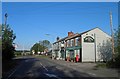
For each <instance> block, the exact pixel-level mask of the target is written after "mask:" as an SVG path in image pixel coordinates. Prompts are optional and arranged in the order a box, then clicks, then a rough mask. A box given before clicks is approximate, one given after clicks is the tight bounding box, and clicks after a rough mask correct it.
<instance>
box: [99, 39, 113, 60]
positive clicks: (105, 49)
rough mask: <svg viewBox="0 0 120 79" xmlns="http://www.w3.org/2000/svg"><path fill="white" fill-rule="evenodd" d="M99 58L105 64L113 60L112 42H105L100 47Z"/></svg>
mask: <svg viewBox="0 0 120 79" xmlns="http://www.w3.org/2000/svg"><path fill="white" fill-rule="evenodd" d="M98 51H99V52H100V53H99V58H100V59H101V60H103V61H104V62H108V61H110V60H111V59H112V45H111V43H110V41H106V42H103V44H102V45H101V46H100V45H99V46H98Z"/></svg>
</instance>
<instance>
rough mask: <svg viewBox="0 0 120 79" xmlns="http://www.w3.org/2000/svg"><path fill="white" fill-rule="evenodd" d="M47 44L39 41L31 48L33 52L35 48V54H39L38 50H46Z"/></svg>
mask: <svg viewBox="0 0 120 79" xmlns="http://www.w3.org/2000/svg"><path fill="white" fill-rule="evenodd" d="M45 48H46V47H45V46H42V45H40V44H39V43H35V44H34V45H33V46H32V48H31V50H30V51H31V52H32V50H34V51H35V54H37V53H38V51H39V52H43V51H44V50H45Z"/></svg>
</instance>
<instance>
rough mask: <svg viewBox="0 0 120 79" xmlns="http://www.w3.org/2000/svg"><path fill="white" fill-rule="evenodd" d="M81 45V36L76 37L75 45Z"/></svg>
mask: <svg viewBox="0 0 120 79" xmlns="http://www.w3.org/2000/svg"><path fill="white" fill-rule="evenodd" d="M79 45H80V37H77V38H75V46H79Z"/></svg>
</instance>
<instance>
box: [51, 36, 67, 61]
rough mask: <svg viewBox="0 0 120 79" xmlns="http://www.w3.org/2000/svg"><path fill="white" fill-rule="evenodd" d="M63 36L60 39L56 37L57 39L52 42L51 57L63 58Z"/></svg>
mask: <svg viewBox="0 0 120 79" xmlns="http://www.w3.org/2000/svg"><path fill="white" fill-rule="evenodd" d="M66 38H67V37H65V38H62V39H58V38H57V41H56V42H54V43H53V50H52V51H53V52H52V57H53V58H55V59H62V60H65V47H64V46H65V45H64V42H65V39H66Z"/></svg>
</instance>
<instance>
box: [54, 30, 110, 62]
mask: <svg viewBox="0 0 120 79" xmlns="http://www.w3.org/2000/svg"><path fill="white" fill-rule="evenodd" d="M69 33H70V32H69ZM62 41H64V45H65V46H64V50H65V52H63V53H64V54H63V55H65V56H64V58H65V60H66V59H67V58H68V56H69V55H70V60H74V61H75V58H76V55H79V62H97V61H104V58H103V53H106V54H107V56H109V59H110V58H111V57H112V56H111V54H112V53H111V51H110V49H111V36H109V35H108V34H107V33H105V32H103V31H102V30H101V29H99V28H94V29H91V30H88V31H85V32H82V33H76V34H74V33H72V35H70V36H69V35H68V37H66V38H64V39H62ZM59 43H60V41H57V42H55V43H54V44H53V50H55V51H53V53H56V56H57V57H60V56H61V53H60V52H59V51H60V49H61V48H60V46H59V45H60V44H59ZM107 43H109V46H107V45H106V44H107ZM68 54H69V55H68ZM104 57H106V56H104Z"/></svg>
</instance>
